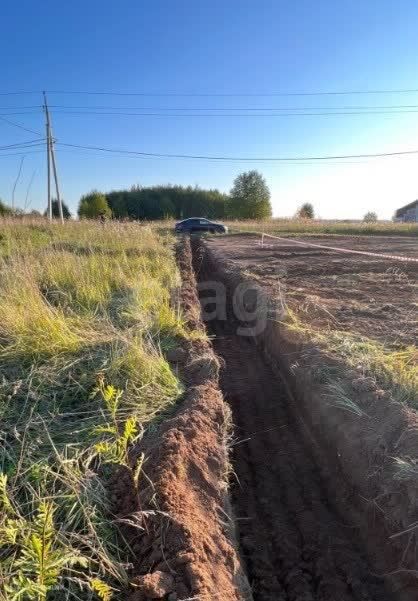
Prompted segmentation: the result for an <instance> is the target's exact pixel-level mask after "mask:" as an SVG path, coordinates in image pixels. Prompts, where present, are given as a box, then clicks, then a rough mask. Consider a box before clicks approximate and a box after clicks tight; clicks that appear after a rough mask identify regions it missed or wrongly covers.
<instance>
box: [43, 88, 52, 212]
mask: <svg viewBox="0 0 418 601" xmlns="http://www.w3.org/2000/svg"><path fill="white" fill-rule="evenodd" d="M44 111H45V118H46V124H45V125H46V161H47V188H48V208H47V215H48V219H49V220H50V221H52V203H51V153H50V148H49V145H50V140H51V126H50V123H49V112H48V105H47V103H46V94H45V92H44Z"/></svg>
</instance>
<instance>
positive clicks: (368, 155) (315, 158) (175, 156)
mask: <svg viewBox="0 0 418 601" xmlns="http://www.w3.org/2000/svg"><path fill="white" fill-rule="evenodd" d="M57 144H58V145H60V146H66V147H71V148H81V149H86V150H100V151H102V152H112V153H119V154H131V155H138V156H149V157H164V158H172V159H202V160H213V161H252V162H259V161H260V162H262V161H264V162H267V161H273V162H280V161H324V160H338V159H364V158H379V157H390V156H404V155H413V154H418V150H403V151H398V152H378V153H363V154H346V155H330V156H307V157H227V156H210V155H192V154H169V153H154V152H140V151H136V150H121V149H115V148H106V147H101V146H83V145H81V144H68V143H64V142H57Z"/></svg>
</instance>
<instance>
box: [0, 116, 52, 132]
mask: <svg viewBox="0 0 418 601" xmlns="http://www.w3.org/2000/svg"><path fill="white" fill-rule="evenodd" d="M0 120H1V121H4V122H5V123H8V124H9V125H12V126H13V127H17V128H19V129H23V130H24V131H27V132H29V133H31V134H35V135H36V136H42V134H41V133H40V132H39V131H35V130H34V129H30V128H29V127H26V126H24V125H22V124H21V123H16V122H14V121H9V119H5V118H4V117H2V116H0Z"/></svg>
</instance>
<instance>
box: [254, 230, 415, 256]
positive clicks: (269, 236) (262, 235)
mask: <svg viewBox="0 0 418 601" xmlns="http://www.w3.org/2000/svg"><path fill="white" fill-rule="evenodd" d="M257 234H259V235H261V246H264V238H266V237H267V238H274V239H275V240H283V241H284V242H288V243H291V244H300V245H302V246H311V247H313V248H324V249H326V250H335V251H337V252H341V253H348V254H355V255H366V256H368V257H378V258H379V259H394V260H395V261H406V262H408V263H411V262H412V263H418V258H416V257H402V256H401V255H386V254H382V253H373V252H368V251H366V250H352V249H350V248H339V247H338V246H325V245H324V244H314V243H313V242H302V241H300V240H294V239H293V238H283V237H281V236H272V235H271V234H265V233H263V232H257Z"/></svg>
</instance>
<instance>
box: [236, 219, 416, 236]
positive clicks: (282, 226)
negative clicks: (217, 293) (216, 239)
mask: <svg viewBox="0 0 418 601" xmlns="http://www.w3.org/2000/svg"><path fill="white" fill-rule="evenodd" d="M226 223H227V225H228V226H229V228H230V231H231V232H232V233H234V232H240V231H243V232H251V231H252V232H265V233H269V234H277V235H283V234H304V235H307V234H314V235H318V234H334V235H353V236H417V237H418V223H393V222H388V221H379V222H376V223H364V222H361V221H351V222H346V221H328V220H325V219H321V220H319V219H269V220H266V221H227V222H226Z"/></svg>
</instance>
